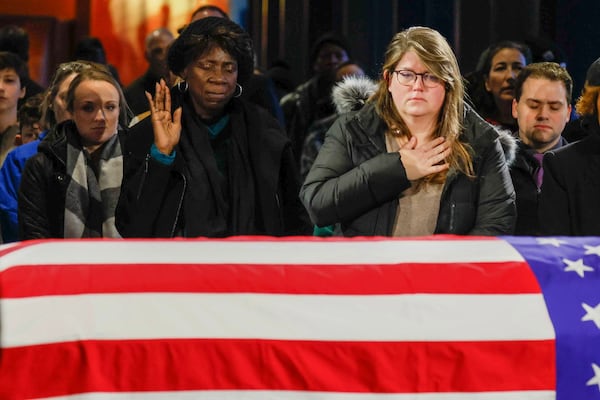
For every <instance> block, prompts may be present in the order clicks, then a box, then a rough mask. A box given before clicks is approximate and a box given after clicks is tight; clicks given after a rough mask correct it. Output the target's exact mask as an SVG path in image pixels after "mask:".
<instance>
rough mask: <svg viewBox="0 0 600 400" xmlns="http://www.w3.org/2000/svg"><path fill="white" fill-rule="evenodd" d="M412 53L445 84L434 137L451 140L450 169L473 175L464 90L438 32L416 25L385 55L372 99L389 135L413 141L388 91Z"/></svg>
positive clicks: (451, 54) (441, 178)
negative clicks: (465, 128) (465, 132)
mask: <svg viewBox="0 0 600 400" xmlns="http://www.w3.org/2000/svg"><path fill="white" fill-rule="evenodd" d="M408 51H413V52H414V53H415V54H417V56H418V57H419V58H420V59H421V61H422V62H423V64H425V66H426V67H427V69H428V70H429V71H430V72H431V73H433V74H434V75H436V76H437V77H439V78H441V79H442V80H443V81H444V87H445V90H446V96H445V98H444V103H443V105H442V108H441V110H440V113H439V117H438V121H437V126H436V127H435V129H434V132H433V136H434V137H445V138H446V139H447V140H449V141H450V143H451V147H452V153H451V154H450V156H449V158H448V160H447V161H448V162H449V163H450V168H451V169H454V170H457V171H459V172H462V173H464V174H466V175H467V176H473V175H474V172H473V162H472V157H471V152H470V147H469V146H468V145H467V144H466V143H462V142H461V141H460V140H459V136H460V134H461V132H462V129H463V119H464V94H465V88H464V84H463V80H462V76H461V73H460V69H459V67H458V62H457V61H456V56H455V55H454V52H453V51H452V49H451V48H450V45H449V44H448V42H447V41H446V39H445V38H444V37H443V36H442V35H441V34H440V33H439V32H437V31H436V30H433V29H431V28H426V27H421V26H416V27H411V28H408V29H406V30H404V31H402V32H399V33H397V34H396V35H394V37H393V38H392V40H391V42H390V44H389V45H388V47H387V50H386V52H385V59H384V64H383V70H382V77H381V80H380V81H379V84H378V88H377V92H376V93H375V95H374V96H373V98H372V101H374V102H375V109H376V111H377V113H378V114H379V115H380V116H381V118H382V119H383V120H384V121H385V123H386V124H387V126H388V128H389V132H388V134H391V133H392V132H397V133H396V135H397V136H401V137H405V138H407V139H410V138H411V136H412V135H411V133H410V131H409V129H408V127H407V126H406V123H405V122H404V120H403V119H402V117H401V116H400V114H399V113H398V110H397V109H396V106H395V104H394V100H393V99H392V95H391V94H390V92H389V91H388V86H389V80H390V79H392V75H393V71H394V69H395V68H396V65H397V64H398V63H399V62H400V60H401V59H402V57H403V56H404V54H406V52H408ZM445 177H446V172H442V173H438V174H435V175H433V176H429V177H426V178H424V180H425V181H432V182H438V183H439V182H443V181H444V180H445Z"/></svg>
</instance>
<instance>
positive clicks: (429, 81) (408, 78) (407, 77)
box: [394, 69, 444, 88]
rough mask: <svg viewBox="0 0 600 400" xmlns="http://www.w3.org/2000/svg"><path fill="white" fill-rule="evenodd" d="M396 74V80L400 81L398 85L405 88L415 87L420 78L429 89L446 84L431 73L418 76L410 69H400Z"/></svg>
mask: <svg viewBox="0 0 600 400" xmlns="http://www.w3.org/2000/svg"><path fill="white" fill-rule="evenodd" d="M394 72H395V73H396V79H398V83H399V84H401V85H404V86H412V85H414V84H415V81H416V80H417V77H418V76H420V77H421V80H422V81H423V86H425V87H428V88H433V87H437V86H440V85H442V84H443V83H444V81H443V80H442V79H441V78H438V77H437V76H435V75H434V74H432V73H431V72H422V73H420V74H417V73H416V72H415V71H411V70H410V69H399V70H396V71H394Z"/></svg>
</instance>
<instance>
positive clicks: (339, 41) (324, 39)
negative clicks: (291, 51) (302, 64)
mask: <svg viewBox="0 0 600 400" xmlns="http://www.w3.org/2000/svg"><path fill="white" fill-rule="evenodd" d="M328 43H331V44H333V45H336V46H339V47H341V48H342V49H344V50H345V51H346V54H348V58H352V55H351V54H350V53H351V52H350V47H349V46H348V43H347V42H346V39H345V38H344V37H342V36H341V35H338V34H337V33H334V32H327V33H324V34H323V35H321V36H319V37H318V38H317V40H315V42H314V43H313V44H312V46H311V50H310V58H309V60H310V68H312V66H313V64H314V63H315V61H317V57H318V56H319V51H321V47H323V46H325V45H326V44H328Z"/></svg>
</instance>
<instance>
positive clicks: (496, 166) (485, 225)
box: [469, 138, 517, 236]
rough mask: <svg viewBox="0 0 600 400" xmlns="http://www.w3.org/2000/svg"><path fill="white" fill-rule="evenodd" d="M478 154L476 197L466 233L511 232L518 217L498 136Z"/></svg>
mask: <svg viewBox="0 0 600 400" xmlns="http://www.w3.org/2000/svg"><path fill="white" fill-rule="evenodd" d="M479 156H480V157H481V166H480V169H479V172H478V178H479V198H478V200H477V213H476V220H475V225H474V227H473V229H472V230H471V232H469V234H470V235H487V236H495V235H510V234H512V233H514V229H515V223H516V217H517V211H516V205H515V189H514V187H513V184H512V180H511V178H510V172H509V169H508V163H507V162H506V157H505V155H504V151H503V150H502V144H501V142H500V140H499V138H496V139H495V140H493V142H492V144H491V145H490V146H488V147H487V149H485V150H484V154H481V155H479Z"/></svg>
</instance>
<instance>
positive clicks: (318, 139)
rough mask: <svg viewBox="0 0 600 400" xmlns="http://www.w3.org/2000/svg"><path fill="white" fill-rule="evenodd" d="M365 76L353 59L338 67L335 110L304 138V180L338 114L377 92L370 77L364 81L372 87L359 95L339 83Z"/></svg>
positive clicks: (356, 107)
mask: <svg viewBox="0 0 600 400" xmlns="http://www.w3.org/2000/svg"><path fill="white" fill-rule="evenodd" d="M363 76H365V71H364V70H363V68H362V67H361V66H360V65H359V64H358V63H357V62H356V61H353V60H348V61H346V62H344V63H342V64H340V65H339V66H338V67H337V68H336V70H335V81H336V85H335V86H334V87H333V89H332V91H331V101H332V103H333V104H334V105H335V112H334V113H333V114H331V115H328V116H327V117H325V118H321V119H319V120H317V121H315V122H313V124H312V125H311V126H310V128H309V129H308V135H306V139H305V140H304V146H302V155H301V156H300V176H301V178H302V181H304V179H306V175H307V174H308V171H309V170H310V167H312V164H313V163H314V162H315V158H317V154H319V150H320V149H321V146H322V145H323V140H325V133H326V132H327V131H328V130H329V128H330V127H331V125H333V123H334V122H335V120H336V119H337V118H338V116H339V115H341V114H344V113H347V112H350V111H356V110H358V109H360V108H362V106H363V105H364V103H365V102H366V101H367V100H368V97H369V96H371V95H372V94H373V93H375V89H376V85H374V84H373V83H372V81H371V80H370V79H365V80H364V83H365V84H366V85H369V86H370V87H368V88H364V89H361V92H360V93H361V95H359V96H353V95H350V96H348V95H346V93H345V92H344V91H343V90H341V86H340V85H339V84H340V82H342V81H343V80H344V79H346V78H349V77H356V78H359V77H363ZM358 85H359V83H357V84H356V86H358ZM353 86H354V85H353Z"/></svg>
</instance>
